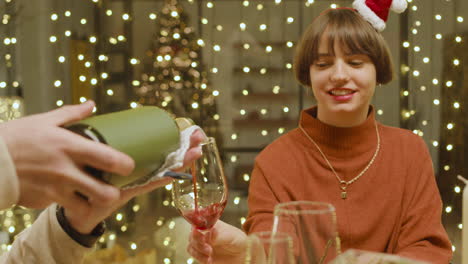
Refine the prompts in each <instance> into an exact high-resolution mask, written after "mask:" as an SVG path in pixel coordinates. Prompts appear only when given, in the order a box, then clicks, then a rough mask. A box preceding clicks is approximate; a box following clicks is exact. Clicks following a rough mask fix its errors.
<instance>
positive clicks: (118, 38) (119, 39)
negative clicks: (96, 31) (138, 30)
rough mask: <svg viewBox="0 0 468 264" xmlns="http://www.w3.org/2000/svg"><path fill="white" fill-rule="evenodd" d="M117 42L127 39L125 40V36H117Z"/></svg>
mask: <svg viewBox="0 0 468 264" xmlns="http://www.w3.org/2000/svg"><path fill="white" fill-rule="evenodd" d="M117 40H118V41H125V40H127V39H126V38H125V36H123V35H118V36H117Z"/></svg>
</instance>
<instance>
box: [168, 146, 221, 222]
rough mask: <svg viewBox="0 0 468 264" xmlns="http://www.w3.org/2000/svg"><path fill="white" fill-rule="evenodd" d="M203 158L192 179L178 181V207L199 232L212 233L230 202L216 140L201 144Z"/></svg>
mask: <svg viewBox="0 0 468 264" xmlns="http://www.w3.org/2000/svg"><path fill="white" fill-rule="evenodd" d="M201 149H202V156H201V157H200V158H199V159H198V160H197V161H195V162H194V163H193V164H192V166H191V168H190V173H191V174H192V180H175V181H174V182H173V188H172V195H173V200H174V205H175V207H176V208H177V209H178V210H179V212H180V213H181V214H182V216H183V217H184V218H185V219H186V220H187V221H189V222H190V223H191V224H192V225H193V226H195V227H196V228H197V229H199V230H209V229H210V228H212V227H213V226H214V224H215V223H216V221H217V220H218V219H219V218H220V217H221V214H222V213H223V211H224V208H225V207H226V203H227V192H228V189H227V184H226V179H225V176H224V171H223V167H222V164H221V160H220V158H219V153H218V150H217V147H216V143H215V141H214V138H208V139H207V140H206V142H204V143H202V144H201Z"/></svg>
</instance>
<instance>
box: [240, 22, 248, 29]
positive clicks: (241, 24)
mask: <svg viewBox="0 0 468 264" xmlns="http://www.w3.org/2000/svg"><path fill="white" fill-rule="evenodd" d="M239 27H240V29H241V30H242V31H244V30H245V29H246V28H247V25H246V24H245V23H244V22H242V23H240V24H239Z"/></svg>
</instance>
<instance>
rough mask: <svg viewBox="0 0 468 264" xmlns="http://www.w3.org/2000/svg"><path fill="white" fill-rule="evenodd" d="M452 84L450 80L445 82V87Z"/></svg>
mask: <svg viewBox="0 0 468 264" xmlns="http://www.w3.org/2000/svg"><path fill="white" fill-rule="evenodd" d="M452 85H453V82H452V81H447V82H445V86H447V87H452Z"/></svg>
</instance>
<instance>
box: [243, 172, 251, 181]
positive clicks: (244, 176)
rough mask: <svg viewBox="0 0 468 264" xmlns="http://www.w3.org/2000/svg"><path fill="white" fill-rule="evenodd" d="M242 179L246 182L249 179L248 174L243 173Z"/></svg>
mask: <svg viewBox="0 0 468 264" xmlns="http://www.w3.org/2000/svg"><path fill="white" fill-rule="evenodd" d="M242 179H243V180H244V181H245V182H248V181H250V175H249V174H248V173H244V175H242Z"/></svg>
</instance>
